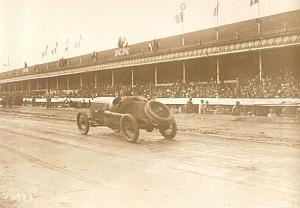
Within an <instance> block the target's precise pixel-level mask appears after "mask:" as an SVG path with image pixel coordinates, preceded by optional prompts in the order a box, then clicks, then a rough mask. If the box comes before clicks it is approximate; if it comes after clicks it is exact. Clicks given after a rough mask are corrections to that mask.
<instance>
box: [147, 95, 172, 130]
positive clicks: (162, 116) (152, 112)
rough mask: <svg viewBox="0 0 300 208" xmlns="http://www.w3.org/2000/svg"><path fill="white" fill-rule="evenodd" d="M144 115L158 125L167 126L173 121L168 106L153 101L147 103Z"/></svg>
mask: <svg viewBox="0 0 300 208" xmlns="http://www.w3.org/2000/svg"><path fill="white" fill-rule="evenodd" d="M145 113H146V115H147V116H149V117H150V119H151V120H153V121H154V122H156V123H158V124H168V123H171V121H172V119H173V116H172V113H171V110H170V109H169V108H168V106H166V105H165V104H163V103H161V102H158V101H155V100H150V101H148V102H147V104H146V107H145Z"/></svg>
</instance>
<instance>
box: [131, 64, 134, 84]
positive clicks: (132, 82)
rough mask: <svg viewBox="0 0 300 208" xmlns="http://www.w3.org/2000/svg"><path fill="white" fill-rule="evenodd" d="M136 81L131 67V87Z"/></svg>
mask: <svg viewBox="0 0 300 208" xmlns="http://www.w3.org/2000/svg"><path fill="white" fill-rule="evenodd" d="M133 85H134V81H133V67H132V68H131V87H133Z"/></svg>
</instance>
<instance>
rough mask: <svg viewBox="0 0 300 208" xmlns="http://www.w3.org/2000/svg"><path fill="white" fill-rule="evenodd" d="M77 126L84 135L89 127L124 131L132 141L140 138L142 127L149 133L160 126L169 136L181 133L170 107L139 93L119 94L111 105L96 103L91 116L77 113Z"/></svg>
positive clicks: (126, 136)
mask: <svg viewBox="0 0 300 208" xmlns="http://www.w3.org/2000/svg"><path fill="white" fill-rule="evenodd" d="M77 126H78V129H79V131H80V133H81V134H84V135H85V134H87V133H88V132H89V127H95V126H107V127H109V128H111V129H113V130H114V131H116V132H121V133H122V134H123V135H124V136H125V138H126V139H127V141H129V142H136V141H137V139H138V137H139V130H140V129H144V130H146V131H147V132H152V131H153V130H154V129H158V130H159V132H160V133H161V134H162V135H163V136H164V137H165V138H167V139H171V138H173V137H175V135H176V133H177V124H176V121H175V120H174V117H173V114H172V112H171V110H170V109H169V108H168V106H166V105H165V104H163V103H161V102H158V101H155V100H149V101H147V100H145V99H142V98H138V97H135V96H127V97H116V98H114V100H113V101H112V103H111V104H110V105H109V104H95V105H94V104H92V105H91V108H90V112H89V115H88V114H87V113H85V112H83V111H82V112H79V113H78V114H77Z"/></svg>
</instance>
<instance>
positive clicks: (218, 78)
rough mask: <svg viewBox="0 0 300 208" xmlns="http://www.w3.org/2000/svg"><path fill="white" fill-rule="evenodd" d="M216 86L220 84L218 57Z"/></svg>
mask: <svg viewBox="0 0 300 208" xmlns="http://www.w3.org/2000/svg"><path fill="white" fill-rule="evenodd" d="M216 68H217V84H219V83H220V60H219V56H217V67H216Z"/></svg>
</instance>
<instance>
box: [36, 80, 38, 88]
mask: <svg viewBox="0 0 300 208" xmlns="http://www.w3.org/2000/svg"><path fill="white" fill-rule="evenodd" d="M36 90H39V80H36Z"/></svg>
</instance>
